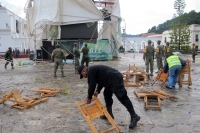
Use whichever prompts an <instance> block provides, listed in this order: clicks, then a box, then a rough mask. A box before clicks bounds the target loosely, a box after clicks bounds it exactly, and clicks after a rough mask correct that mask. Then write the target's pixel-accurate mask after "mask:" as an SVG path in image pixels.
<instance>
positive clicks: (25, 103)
mask: <svg viewBox="0 0 200 133" xmlns="http://www.w3.org/2000/svg"><path fill="white" fill-rule="evenodd" d="M60 90H61V89H58V88H39V89H37V90H33V92H39V93H41V94H40V96H37V97H33V98H24V97H22V95H21V93H22V90H17V89H14V90H11V91H8V92H6V93H5V94H4V95H3V97H0V104H3V103H5V102H6V101H9V102H14V103H15V104H14V105H12V106H11V107H12V108H18V109H21V110H23V109H28V108H30V107H32V106H34V105H36V104H39V103H42V102H44V101H46V100H47V99H48V98H46V97H52V96H55V95H56V94H57V93H58V92H60Z"/></svg>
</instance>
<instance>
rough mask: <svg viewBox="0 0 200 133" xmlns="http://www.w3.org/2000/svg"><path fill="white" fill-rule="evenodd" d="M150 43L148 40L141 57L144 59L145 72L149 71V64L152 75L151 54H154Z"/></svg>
mask: <svg viewBox="0 0 200 133" xmlns="http://www.w3.org/2000/svg"><path fill="white" fill-rule="evenodd" d="M150 44H151V43H150ZM150 44H149V41H148V46H147V47H146V48H145V50H144V55H143V59H144V60H145V65H146V72H147V73H149V64H150V71H151V76H153V54H154V48H153V47H152V46H151V45H150Z"/></svg>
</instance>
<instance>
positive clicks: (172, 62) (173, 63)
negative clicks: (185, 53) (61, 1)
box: [163, 55, 186, 89]
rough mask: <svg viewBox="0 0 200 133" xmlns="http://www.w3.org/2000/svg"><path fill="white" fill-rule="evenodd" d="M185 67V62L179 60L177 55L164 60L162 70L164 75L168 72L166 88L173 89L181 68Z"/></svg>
mask: <svg viewBox="0 0 200 133" xmlns="http://www.w3.org/2000/svg"><path fill="white" fill-rule="evenodd" d="M185 65H186V62H185V60H183V59H181V58H180V57H179V56H177V55H171V56H169V57H168V58H167V59H166V62H165V65H164V68H163V71H164V73H167V72H168V70H169V77H168V85H167V86H166V88H168V89H172V87H175V85H176V82H177V79H178V74H179V72H180V70H181V68H182V67H183V66H185Z"/></svg>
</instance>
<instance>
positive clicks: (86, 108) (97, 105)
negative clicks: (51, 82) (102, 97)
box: [76, 97, 120, 133]
mask: <svg viewBox="0 0 200 133" xmlns="http://www.w3.org/2000/svg"><path fill="white" fill-rule="evenodd" d="M76 105H77V107H78V108H79V110H80V111H81V113H82V115H83V117H84V118H85V120H86V122H87V123H88V125H89V126H90V128H91V130H92V131H93V133H98V131H97V129H96V128H95V126H94V125H93V123H92V120H94V119H96V118H99V117H100V116H103V115H105V116H106V117H107V119H108V121H109V122H110V124H111V125H112V127H111V128H109V129H106V130H104V131H101V133H107V132H109V131H113V130H115V131H116V132H117V133H120V128H119V127H118V125H117V124H116V123H115V121H114V120H113V118H112V117H111V116H110V114H109V113H108V112H107V110H106V109H105V108H104V106H103V105H102V104H101V102H100V101H99V99H98V98H97V97H93V99H92V103H91V104H89V105H87V103H86V101H83V102H80V103H78V102H76Z"/></svg>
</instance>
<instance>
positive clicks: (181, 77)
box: [178, 59, 192, 87]
mask: <svg viewBox="0 0 200 133" xmlns="http://www.w3.org/2000/svg"><path fill="white" fill-rule="evenodd" d="M190 65H191V64H190V60H188V59H187V60H186V66H184V67H183V68H182V69H181V71H180V73H179V76H178V84H179V86H180V87H182V84H187V85H188V86H191V85H192V80H191V75H190V71H191V70H190ZM185 75H187V76H186V80H184V77H185Z"/></svg>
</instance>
